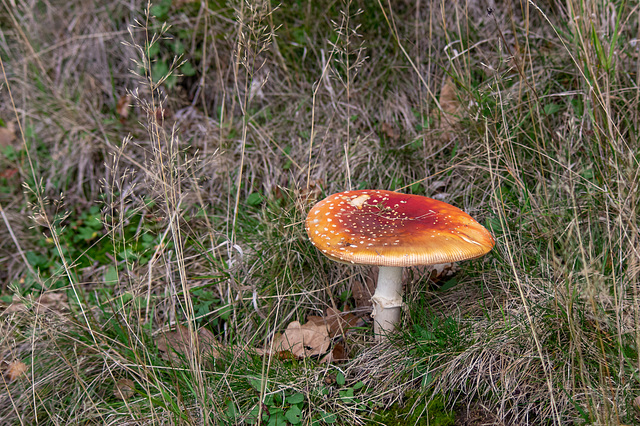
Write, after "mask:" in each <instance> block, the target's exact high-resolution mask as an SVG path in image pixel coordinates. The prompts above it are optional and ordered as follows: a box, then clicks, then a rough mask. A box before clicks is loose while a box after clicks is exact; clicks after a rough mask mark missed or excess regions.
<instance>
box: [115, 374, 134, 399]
mask: <svg viewBox="0 0 640 426" xmlns="http://www.w3.org/2000/svg"><path fill="white" fill-rule="evenodd" d="M135 388H136V385H135V383H133V380H131V379H120V380H118V381H117V382H116V388H115V389H114V390H113V395H114V396H115V397H116V398H118V399H122V400H123V401H124V400H126V399H129V398H131V397H132V396H133V395H134V394H135V391H134V389H135Z"/></svg>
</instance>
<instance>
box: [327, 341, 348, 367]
mask: <svg viewBox="0 0 640 426" xmlns="http://www.w3.org/2000/svg"><path fill="white" fill-rule="evenodd" d="M348 360H349V354H348V353H347V350H346V349H345V347H344V345H343V344H342V343H336V344H335V345H333V349H332V350H331V352H329V353H328V354H326V355H325V356H324V357H322V359H321V360H320V364H328V363H331V362H343V361H348Z"/></svg>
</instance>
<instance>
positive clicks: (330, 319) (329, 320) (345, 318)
mask: <svg viewBox="0 0 640 426" xmlns="http://www.w3.org/2000/svg"><path fill="white" fill-rule="evenodd" d="M309 322H311V323H314V324H316V325H324V326H325V327H327V329H328V331H329V337H331V338H334V337H335V336H336V335H338V334H345V333H346V332H347V330H348V329H349V328H352V327H357V326H358V325H362V324H359V323H360V322H362V319H360V318H358V317H357V316H355V315H354V314H352V313H351V312H340V311H337V310H335V309H333V308H327V309H326V310H325V314H324V316H323V317H320V316H316V315H312V316H308V317H307V323H309Z"/></svg>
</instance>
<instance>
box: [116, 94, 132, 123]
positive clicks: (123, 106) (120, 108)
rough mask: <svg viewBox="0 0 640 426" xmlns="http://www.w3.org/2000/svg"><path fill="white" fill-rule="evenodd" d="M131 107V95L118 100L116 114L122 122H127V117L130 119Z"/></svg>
mask: <svg viewBox="0 0 640 426" xmlns="http://www.w3.org/2000/svg"><path fill="white" fill-rule="evenodd" d="M130 106H131V95H130V94H129V93H127V94H126V95H122V96H120V99H118V103H117V104H116V114H118V117H120V121H121V122H122V121H125V120H126V119H127V117H129V107H130Z"/></svg>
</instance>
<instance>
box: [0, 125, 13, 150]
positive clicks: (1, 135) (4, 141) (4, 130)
mask: <svg viewBox="0 0 640 426" xmlns="http://www.w3.org/2000/svg"><path fill="white" fill-rule="evenodd" d="M15 139H16V130H15V125H14V124H13V121H10V122H8V123H7V127H0V148H3V147H5V146H9V145H11V143H12V142H13V141H14V140H15Z"/></svg>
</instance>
